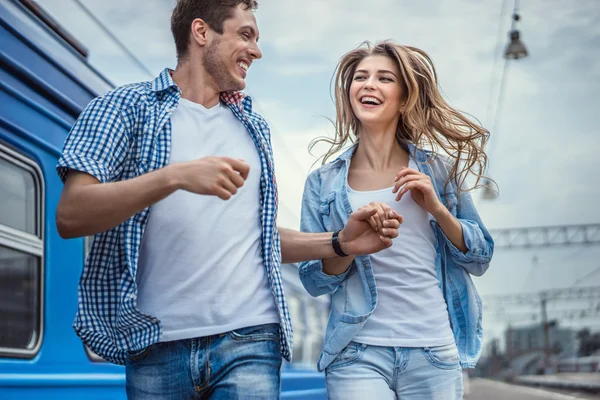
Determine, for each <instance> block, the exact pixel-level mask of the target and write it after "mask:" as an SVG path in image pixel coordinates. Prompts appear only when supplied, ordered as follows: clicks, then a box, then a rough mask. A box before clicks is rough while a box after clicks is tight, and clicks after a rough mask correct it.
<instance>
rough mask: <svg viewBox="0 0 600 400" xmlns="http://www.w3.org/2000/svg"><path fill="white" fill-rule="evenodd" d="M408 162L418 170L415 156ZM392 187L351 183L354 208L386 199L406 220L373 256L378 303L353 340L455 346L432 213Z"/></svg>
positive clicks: (377, 343)
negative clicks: (439, 275)
mask: <svg viewBox="0 0 600 400" xmlns="http://www.w3.org/2000/svg"><path fill="white" fill-rule="evenodd" d="M409 166H410V167H411V168H414V169H417V166H416V164H415V163H414V161H413V160H410V164H409ZM392 189H393V187H389V188H386V189H381V190H373V191H356V190H353V189H351V188H350V187H348V199H349V200H350V205H351V206H352V209H353V210H357V209H358V208H360V207H362V206H364V205H365V204H369V203H370V202H372V201H376V202H382V203H386V204H388V205H389V206H390V207H392V209H394V210H395V211H397V212H398V214H400V215H401V216H402V217H403V219H404V222H403V223H402V224H401V225H400V228H399V229H398V237H397V238H396V239H394V240H393V245H392V246H391V247H390V248H387V249H385V250H382V251H380V252H378V253H375V254H371V256H370V257H371V266H372V268H373V273H374V275H375V282H376V285H377V294H378V300H377V306H376V308H375V311H373V314H371V316H370V317H369V319H368V320H367V322H366V323H365V325H364V326H363V328H362V329H361V330H360V332H359V333H358V335H357V336H356V337H355V338H354V339H353V340H354V341H356V342H359V343H364V344H369V345H375V346H389V347H429V346H442V345H446V344H451V343H453V342H454V336H453V334H452V330H451V328H450V322H449V320H448V312H447V308H446V302H445V301H444V297H443V294H442V290H441V289H440V287H439V281H438V279H437V276H436V269H435V265H436V264H435V261H436V248H435V245H436V242H435V235H434V232H433V229H432V228H431V226H430V221H431V220H432V219H433V217H432V216H431V215H430V214H429V213H428V212H427V211H425V210H423V209H422V208H421V207H420V206H419V205H418V204H417V203H415V201H414V200H413V199H412V196H411V195H410V192H408V193H406V194H405V195H404V196H403V197H402V199H401V200H400V201H399V202H397V201H396V200H395V198H396V194H394V193H392Z"/></svg>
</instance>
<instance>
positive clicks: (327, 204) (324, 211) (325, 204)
mask: <svg viewBox="0 0 600 400" xmlns="http://www.w3.org/2000/svg"><path fill="white" fill-rule="evenodd" d="M334 201H335V192H331V193H329V194H328V195H327V197H326V198H325V199H324V200H323V201H322V202H321V204H320V205H319V214H321V218H322V220H323V225H324V226H325V229H326V230H327V231H332V230H333V229H332V226H331V225H332V223H331V221H332V219H333V218H332V217H333V216H332V212H333V207H334Z"/></svg>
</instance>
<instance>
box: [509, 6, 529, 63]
mask: <svg viewBox="0 0 600 400" xmlns="http://www.w3.org/2000/svg"><path fill="white" fill-rule="evenodd" d="M520 19H521V16H520V15H519V14H517V11H516V10H515V12H514V14H513V23H512V28H511V30H510V32H509V33H508V37H509V39H510V42H509V43H508V45H507V46H506V49H505V50H504V58H506V59H508V60H518V59H520V58H525V57H527V55H528V53H527V48H526V47H525V45H524V44H523V42H522V41H521V33H520V32H519V31H518V30H517V29H516V28H515V26H516V24H517V22H518V21H519V20H520Z"/></svg>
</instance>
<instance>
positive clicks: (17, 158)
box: [0, 142, 46, 359]
mask: <svg viewBox="0 0 600 400" xmlns="http://www.w3.org/2000/svg"><path fill="white" fill-rule="evenodd" d="M0 159H2V160H4V161H7V162H8V163H10V164H12V165H14V166H16V167H17V168H20V169H22V170H25V171H27V172H29V173H30V174H31V175H32V177H33V181H34V185H35V191H36V192H35V193H36V198H35V203H36V204H35V209H36V212H37V215H36V221H35V229H36V233H35V234H31V233H27V232H24V231H21V230H19V229H15V228H12V227H9V226H6V225H3V224H2V223H0V246H4V247H6V248H8V249H11V250H15V251H19V252H22V253H25V254H28V255H31V256H34V257H36V258H37V259H39V264H38V280H39V285H38V289H37V290H38V302H37V308H38V310H39V316H38V329H37V331H36V332H34V333H37V335H36V338H35V343H34V345H33V346H31V347H30V348H28V349H20V348H11V347H0V359H4V358H34V357H35V356H36V355H37V354H38V353H39V351H40V348H41V347H42V341H43V338H44V316H45V302H44V296H45V271H46V268H45V267H46V266H45V264H46V263H45V245H44V244H45V243H44V240H45V222H46V215H45V212H46V210H45V209H46V207H45V204H46V190H45V189H46V186H45V181H44V174H43V173H42V169H41V168H40V166H39V164H38V163H37V162H35V161H34V160H33V159H31V158H29V157H26V156H24V155H23V154H21V153H18V152H17V151H15V150H13V149H11V148H10V147H8V146H7V145H5V144H4V143H3V142H0Z"/></svg>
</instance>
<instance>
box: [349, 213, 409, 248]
mask: <svg viewBox="0 0 600 400" xmlns="http://www.w3.org/2000/svg"><path fill="white" fill-rule="evenodd" d="M401 223H402V217H401V216H400V215H398V214H397V213H396V212H395V211H393V210H392V209H391V208H390V207H389V206H388V205H387V204H384V203H371V204H369V205H366V206H364V207H361V208H359V209H358V210H357V211H355V212H353V213H352V214H351V215H350V218H349V219H348V223H347V224H346V226H345V227H344V229H343V230H342V231H341V232H340V236H339V238H340V245H341V246H342V250H343V251H344V252H345V253H346V254H350V255H363V254H371V253H376V252H378V251H381V250H383V249H386V248H388V247H390V246H391V245H392V239H393V238H395V237H397V236H398V228H399V227H400V224H401Z"/></svg>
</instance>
